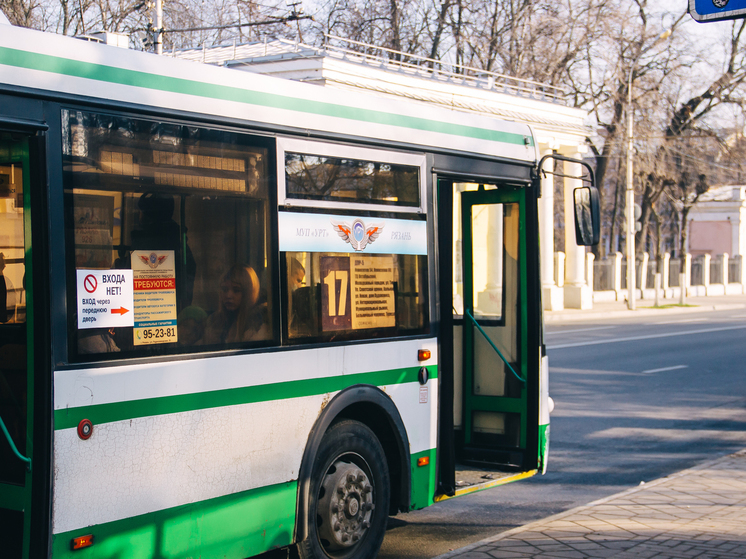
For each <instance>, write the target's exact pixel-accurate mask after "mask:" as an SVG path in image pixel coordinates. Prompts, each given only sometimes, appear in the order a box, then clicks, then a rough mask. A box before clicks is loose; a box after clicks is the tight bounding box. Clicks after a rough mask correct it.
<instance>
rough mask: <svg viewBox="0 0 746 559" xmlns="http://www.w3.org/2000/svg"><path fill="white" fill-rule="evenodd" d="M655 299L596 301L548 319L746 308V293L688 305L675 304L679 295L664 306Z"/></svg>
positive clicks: (692, 301) (691, 299)
mask: <svg viewBox="0 0 746 559" xmlns="http://www.w3.org/2000/svg"><path fill="white" fill-rule="evenodd" d="M654 303H655V301H653V300H651V299H643V300H640V299H638V300H637V301H635V306H636V309H635V310H634V311H630V310H629V309H627V302H626V301H615V302H610V303H594V304H593V308H592V309H587V310H580V309H565V310H562V311H544V321H545V322H547V323H558V322H575V321H580V320H598V319H599V318H634V317H635V316H651V315H676V314H685V313H697V312H706V311H719V310H729V309H746V295H721V296H716V297H687V299H686V304H687V305H688V306H686V307H679V306H675V305H676V304H677V303H678V299H676V300H674V299H662V300H661V307H660V308H655V307H653V305H654Z"/></svg>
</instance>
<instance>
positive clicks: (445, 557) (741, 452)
mask: <svg viewBox="0 0 746 559" xmlns="http://www.w3.org/2000/svg"><path fill="white" fill-rule="evenodd" d="M733 456H746V449H744V450H739V451H738V452H733V453H731V454H726V455H725V456H721V457H720V458H715V459H713V460H708V461H706V462H703V463H701V464H698V465H696V466H692V467H691V468H687V469H686V470H681V471H679V472H675V473H673V474H671V475H668V476H666V477H662V478H658V479H655V480H653V481H650V482H646V483H644V484H643V485H638V486H637V487H632V488H630V489H626V490H624V491H621V492H619V493H615V494H614V495H609V496H608V497H603V498H602V499H598V500H596V501H592V502H590V503H588V504H587V505H580V506H579V507H575V508H572V509H569V510H566V511H564V512H560V513H557V514H554V515H552V516H547V517H546V518H542V519H539V520H534V521H533V522H529V523H528V524H524V525H523V526H517V527H515V528H511V529H510V530H506V531H505V532H500V533H499V534H497V535H495V536H490V537H489V538H485V539H483V540H481V541H478V542H475V543H472V544H469V545H467V546H464V547H461V548H459V549H454V550H453V551H449V552H447V553H443V554H442V555H438V556H437V557H433V559H451V558H452V557H458V556H460V555H462V554H464V553H468V552H469V551H472V550H473V549H476V548H478V547H482V546H484V545H488V544H490V543H493V542H496V541H500V540H502V539H505V538H508V537H510V536H512V535H514V534H519V533H521V532H527V531H530V530H532V529H533V528H535V527H537V526H541V525H542V524H548V523H550V522H554V521H555V520H561V519H562V518H565V517H567V516H572V515H573V514H577V513H579V512H582V511H585V510H588V509H591V508H593V507H596V506H598V505H603V504H605V503H608V502H609V501H613V500H615V499H619V498H621V497H626V496H627V495H632V494H634V493H639V492H640V491H645V490H646V489H648V488H650V487H655V486H657V485H660V484H662V483H664V482H666V481H669V480H672V479H676V478H680V477H684V476H687V475H689V474H691V473H692V472H696V471H698V470H704V469H706V468H710V467H712V466H713V465H715V464H718V463H720V462H724V461H725V460H727V459H729V458H731V457H733Z"/></svg>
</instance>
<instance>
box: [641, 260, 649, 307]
mask: <svg viewBox="0 0 746 559" xmlns="http://www.w3.org/2000/svg"><path fill="white" fill-rule="evenodd" d="M648 262H650V255H649V254H648V253H647V252H643V253H642V262H640V299H644V298H645V288H647V286H648Z"/></svg>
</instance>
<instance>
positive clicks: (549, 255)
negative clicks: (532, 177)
mask: <svg viewBox="0 0 746 559" xmlns="http://www.w3.org/2000/svg"><path fill="white" fill-rule="evenodd" d="M552 153H553V150H551V149H545V150H543V151H542V152H541V155H542V157H544V156H545V155H551V154H552ZM544 170H546V171H549V173H546V174H542V175H541V198H539V247H540V251H541V252H540V262H541V291H542V300H543V302H544V310H547V311H560V310H562V309H563V308H564V292H563V290H562V289H561V288H560V287H557V284H556V283H555V281H554V175H552V174H550V173H551V172H552V171H554V160H553V159H547V160H546V161H545V162H544Z"/></svg>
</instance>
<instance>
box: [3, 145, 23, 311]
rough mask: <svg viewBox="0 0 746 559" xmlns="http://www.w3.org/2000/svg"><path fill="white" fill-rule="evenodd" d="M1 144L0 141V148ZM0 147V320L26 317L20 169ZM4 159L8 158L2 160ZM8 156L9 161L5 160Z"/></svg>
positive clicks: (9, 154)
mask: <svg viewBox="0 0 746 559" xmlns="http://www.w3.org/2000/svg"><path fill="white" fill-rule="evenodd" d="M1 147H2V144H0V148H1ZM7 152H8V153H7V154H5V153H3V152H2V150H1V149H0V276H2V277H1V278H0V323H2V324H7V323H17V322H25V321H26V290H25V281H26V273H25V272H26V268H25V264H24V257H25V248H24V244H23V243H24V240H23V239H24V236H23V233H24V232H23V179H24V177H23V169H22V167H21V165H20V162H19V161H13V160H12V152H11V150H10V149H8V150H7ZM3 159H5V160H6V161H7V162H2V160H3ZM8 160H9V161H8Z"/></svg>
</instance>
